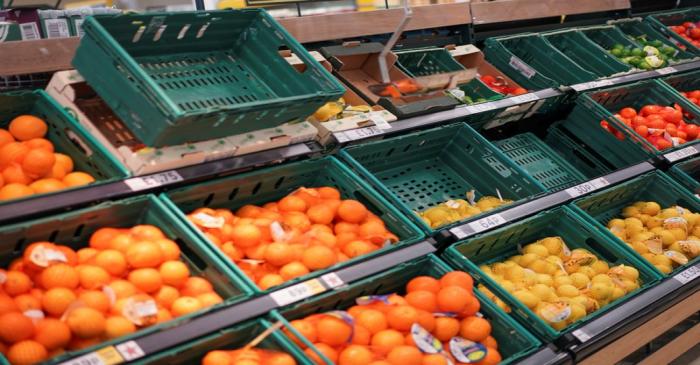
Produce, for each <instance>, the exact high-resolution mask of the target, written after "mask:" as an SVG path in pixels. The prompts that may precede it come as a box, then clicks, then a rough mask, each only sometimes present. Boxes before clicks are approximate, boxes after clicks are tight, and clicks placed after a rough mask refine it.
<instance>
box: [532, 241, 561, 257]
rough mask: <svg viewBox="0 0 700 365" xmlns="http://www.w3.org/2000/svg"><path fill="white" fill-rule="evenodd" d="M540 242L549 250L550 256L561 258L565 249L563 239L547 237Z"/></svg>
mask: <svg viewBox="0 0 700 365" xmlns="http://www.w3.org/2000/svg"><path fill="white" fill-rule="evenodd" d="M538 242H539V243H540V244H541V245H542V246H544V247H545V248H547V251H549V254H550V255H554V256H559V255H560V254H561V252H562V250H563V249H564V241H563V240H562V239H561V237H547V238H544V239H542V240H540V241H538Z"/></svg>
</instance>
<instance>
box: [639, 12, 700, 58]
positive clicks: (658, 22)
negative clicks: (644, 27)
mask: <svg viewBox="0 0 700 365" xmlns="http://www.w3.org/2000/svg"><path fill="white" fill-rule="evenodd" d="M698 20H700V10H698V9H697V8H688V9H683V10H674V11H667V12H663V13H657V14H651V15H649V16H647V17H646V18H645V19H644V21H645V22H647V23H649V24H651V25H652V26H653V27H655V28H656V29H658V30H659V31H660V32H661V33H663V34H665V35H666V36H667V37H668V38H669V39H672V40H674V41H675V42H676V43H678V44H682V45H683V46H685V47H686V50H687V51H688V52H691V53H694V54H696V55H700V48H698V47H696V46H694V45H693V44H692V43H690V42H688V41H687V40H685V39H684V38H682V37H681V36H680V35H678V34H677V33H676V32H674V31H672V30H671V28H669V26H671V25H681V24H683V23H684V22H693V23H695V22H697V21H698Z"/></svg>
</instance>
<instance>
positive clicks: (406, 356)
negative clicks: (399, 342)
mask: <svg viewBox="0 0 700 365" xmlns="http://www.w3.org/2000/svg"><path fill="white" fill-rule="evenodd" d="M386 360H387V361H388V362H389V363H390V364H392V365H421V362H423V354H422V353H421V352H420V350H418V349H417V348H415V347H413V346H406V345H404V346H397V347H395V348H393V349H392V350H391V351H389V354H388V355H387V356H386Z"/></svg>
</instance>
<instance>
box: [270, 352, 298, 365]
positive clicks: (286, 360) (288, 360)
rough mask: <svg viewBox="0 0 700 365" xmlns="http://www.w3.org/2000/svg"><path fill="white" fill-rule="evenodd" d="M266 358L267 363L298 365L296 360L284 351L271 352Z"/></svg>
mask: <svg viewBox="0 0 700 365" xmlns="http://www.w3.org/2000/svg"><path fill="white" fill-rule="evenodd" d="M265 360H266V365H296V363H297V362H296V360H294V358H293V357H292V356H291V355H289V354H285V353H283V352H277V353H272V354H269V355H268V357H267V359H265Z"/></svg>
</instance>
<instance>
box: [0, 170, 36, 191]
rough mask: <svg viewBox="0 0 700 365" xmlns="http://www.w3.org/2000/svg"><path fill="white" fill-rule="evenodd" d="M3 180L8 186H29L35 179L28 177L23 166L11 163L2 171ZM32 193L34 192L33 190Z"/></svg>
mask: <svg viewBox="0 0 700 365" xmlns="http://www.w3.org/2000/svg"><path fill="white" fill-rule="evenodd" d="M2 179H3V181H4V182H5V183H7V184H22V185H29V184H31V183H32V181H33V179H32V178H31V177H29V175H27V174H26V173H25V172H24V170H23V169H22V166H21V165H20V164H17V163H11V164H10V165H8V166H7V167H5V169H4V170H2ZM32 192H34V190H33V189H32Z"/></svg>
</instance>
